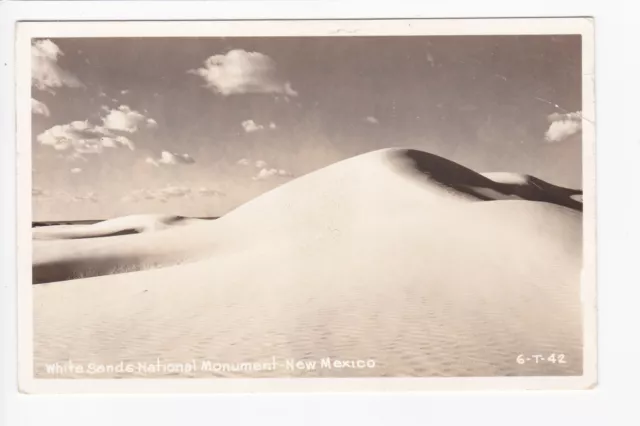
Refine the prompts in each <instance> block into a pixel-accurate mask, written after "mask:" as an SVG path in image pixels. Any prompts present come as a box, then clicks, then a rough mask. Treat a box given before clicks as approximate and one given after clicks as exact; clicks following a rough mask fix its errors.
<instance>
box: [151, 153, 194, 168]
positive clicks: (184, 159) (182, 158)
mask: <svg viewBox="0 0 640 426" xmlns="http://www.w3.org/2000/svg"><path fill="white" fill-rule="evenodd" d="M145 161H146V162H147V163H148V164H151V165H152V166H156V167H160V166H161V165H167V166H174V165H176V164H193V163H195V160H194V159H193V158H192V157H191V156H190V155H189V154H176V153H174V152H169V151H162V152H161V153H160V158H158V159H154V158H151V157H147V159H146V160H145Z"/></svg>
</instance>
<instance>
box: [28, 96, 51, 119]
mask: <svg viewBox="0 0 640 426" xmlns="http://www.w3.org/2000/svg"><path fill="white" fill-rule="evenodd" d="M31 112H32V113H34V114H40V115H44V116H45V117H49V116H50V115H51V113H50V111H49V108H48V107H47V105H46V104H45V103H44V102H40V101H38V100H36V99H33V98H31Z"/></svg>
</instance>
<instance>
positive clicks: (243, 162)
mask: <svg viewBox="0 0 640 426" xmlns="http://www.w3.org/2000/svg"><path fill="white" fill-rule="evenodd" d="M237 164H238V165H240V166H248V165H249V160H247V159H246V158H241V159H239V160H238V163H237Z"/></svg>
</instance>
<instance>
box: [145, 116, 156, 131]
mask: <svg viewBox="0 0 640 426" xmlns="http://www.w3.org/2000/svg"><path fill="white" fill-rule="evenodd" d="M147 127H149V128H151V129H155V128H156V127H158V122H157V121H156V120H154V119H153V118H147Z"/></svg>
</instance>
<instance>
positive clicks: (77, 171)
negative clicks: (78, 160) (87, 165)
mask: <svg viewBox="0 0 640 426" xmlns="http://www.w3.org/2000/svg"><path fill="white" fill-rule="evenodd" d="M71 173H73V174H78V173H82V169H81V168H80V167H75V168H73V169H71Z"/></svg>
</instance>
